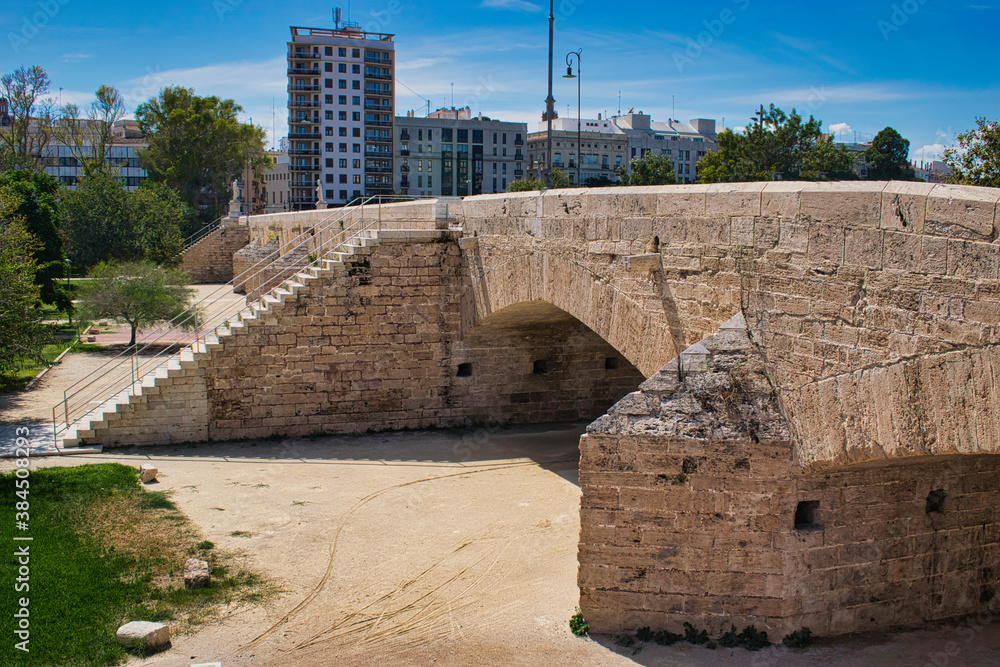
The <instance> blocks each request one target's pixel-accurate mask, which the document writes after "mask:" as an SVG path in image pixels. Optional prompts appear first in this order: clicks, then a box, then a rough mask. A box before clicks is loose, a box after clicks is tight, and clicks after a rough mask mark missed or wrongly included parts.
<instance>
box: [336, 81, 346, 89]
mask: <svg viewBox="0 0 1000 667" xmlns="http://www.w3.org/2000/svg"><path fill="white" fill-rule="evenodd" d="M337 87H338V88H341V89H344V88H347V79H340V80H339V81H337Z"/></svg>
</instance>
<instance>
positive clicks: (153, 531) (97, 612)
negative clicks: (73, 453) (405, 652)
mask: <svg viewBox="0 0 1000 667" xmlns="http://www.w3.org/2000/svg"><path fill="white" fill-rule="evenodd" d="M28 479H29V481H30V487H29V491H30V493H29V497H28V500H29V502H30V530H29V531H27V532H25V533H20V532H19V534H20V535H30V536H31V537H33V538H34V539H33V541H32V542H30V543H28V544H30V551H31V564H30V567H31V574H30V582H29V583H30V591H29V592H20V593H15V592H14V590H13V585H12V582H13V581H14V580H15V577H16V576H17V574H16V572H17V570H16V565H15V563H14V561H13V560H12V559H11V558H10V557H9V556H8V557H5V558H3V559H2V561H0V579H2V581H3V582H5V583H4V588H3V593H0V608H2V609H4V610H12V609H14V608H15V605H16V602H17V598H18V597H21V596H25V597H28V598H29V599H30V606H29V608H30V613H31V616H30V621H31V642H30V649H31V651H30V653H27V654H25V653H23V652H21V651H18V650H16V649H15V648H14V646H13V644H14V640H13V639H12V638H13V637H14V636H15V635H14V634H13V630H14V626H13V620H14V619H13V618H12V617H11V614H9V613H4V614H2V615H0V616H2V621H0V633H3V636H4V637H6V638H7V639H6V640H5V641H3V642H0V664H2V665H95V666H96V665H115V664H119V663H121V662H122V661H124V660H125V659H126V658H127V654H126V652H125V651H124V649H122V648H121V647H119V646H118V644H117V642H116V641H115V630H116V629H117V628H118V627H119V626H120V625H121V624H123V623H125V622H128V621H134V620H170V621H171V633H172V634H173V635H175V636H176V635H177V634H178V632H183V631H185V630H188V629H190V628H191V627H193V625H195V624H197V623H201V622H205V621H207V620H210V619H212V618H213V617H214V615H215V613H216V612H217V610H218V608H219V606H220V605H221V604H224V603H228V602H237V603H254V602H259V601H261V600H263V599H266V598H267V597H268V596H269V595H271V594H272V593H273V589H272V588H270V587H269V586H268V585H267V584H266V582H264V581H263V580H262V579H261V578H260V577H259V576H257V575H255V574H253V573H252V572H247V571H244V570H242V569H240V568H239V567H237V566H236V564H235V562H234V560H233V558H232V556H230V555H229V554H225V553H222V552H219V551H218V550H215V549H212V550H211V551H209V549H208V548H207V547H208V545H209V544H210V543H209V542H207V541H203V540H202V539H201V537H200V536H199V535H198V534H197V533H196V532H195V530H194V529H193V527H192V526H191V524H190V522H189V521H188V520H187V518H186V517H185V516H184V515H183V514H182V513H180V512H179V511H178V510H177V509H176V506H175V505H174V503H173V502H171V501H170V499H169V498H168V497H167V496H166V494H164V493H149V492H146V491H145V490H144V489H143V488H142V486H141V484H140V483H139V475H138V471H137V470H135V469H134V468H131V467H127V466H123V465H120V464H116V463H108V464H99V465H86V466H79V467H73V468H47V469H42V470H32V471H31V474H30V477H29V478H28ZM14 482H15V477H14V475H13V474H4V475H0V526H2V527H3V528H2V529H0V540H2V541H3V542H4V543H5V544H7V545H11V544H19V543H15V542H13V541H12V540H11V537H12V536H11V535H10V533H11V532H13V528H14V522H15V516H14V513H15V511H16V508H15V504H14V503H15V501H18V500H20V499H19V498H17V497H15V495H14V493H15V490H16V489H15V484H14ZM4 533H6V535H5V534H4ZM189 555H194V556H196V557H198V558H201V559H204V560H207V561H208V562H209V564H210V567H211V569H212V575H213V579H212V583H211V584H210V586H209V587H208V588H204V589H198V590H187V589H185V588H184V587H183V570H184V560H185V559H186V558H187V557H188V556H189Z"/></svg>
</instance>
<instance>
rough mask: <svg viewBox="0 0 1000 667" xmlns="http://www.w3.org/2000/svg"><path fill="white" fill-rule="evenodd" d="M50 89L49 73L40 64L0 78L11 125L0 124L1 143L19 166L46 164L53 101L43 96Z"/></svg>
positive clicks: (27, 166)
mask: <svg viewBox="0 0 1000 667" xmlns="http://www.w3.org/2000/svg"><path fill="white" fill-rule="evenodd" d="M48 92H49V76H48V74H46V73H45V70H44V69H42V68H41V67H39V66H38V65H34V66H32V67H29V68H24V67H19V68H18V69H16V70H14V72H13V73H11V74H4V75H3V76H2V77H0V97H4V98H6V99H7V103H8V105H9V109H8V113H9V115H10V125H9V126H8V127H2V126H0V146H2V147H3V148H4V149H5V152H9V154H10V155H12V156H13V157H12V158H10V157H9V158H8V159H14V160H15V161H16V165H15V166H17V167H18V168H21V169H33V170H36V171H41V170H42V168H43V167H44V165H43V162H42V152H43V150H44V149H45V146H46V145H47V144H48V143H49V139H50V138H51V137H52V115H53V114H52V103H51V102H50V101H47V100H45V99H43V96H44V95H45V94H46V93H48Z"/></svg>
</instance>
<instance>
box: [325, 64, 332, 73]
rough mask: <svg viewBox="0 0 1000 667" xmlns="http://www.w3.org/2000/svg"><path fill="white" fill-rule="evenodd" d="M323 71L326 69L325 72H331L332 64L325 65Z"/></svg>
mask: <svg viewBox="0 0 1000 667" xmlns="http://www.w3.org/2000/svg"><path fill="white" fill-rule="evenodd" d="M325 69H326V71H327V72H332V71H333V63H326V67H325Z"/></svg>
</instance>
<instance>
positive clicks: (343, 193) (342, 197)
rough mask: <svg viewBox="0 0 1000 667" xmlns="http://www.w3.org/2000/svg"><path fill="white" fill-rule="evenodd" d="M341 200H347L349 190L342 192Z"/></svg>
mask: <svg viewBox="0 0 1000 667" xmlns="http://www.w3.org/2000/svg"><path fill="white" fill-rule="evenodd" d="M340 198H341V199H347V190H341V191H340Z"/></svg>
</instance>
